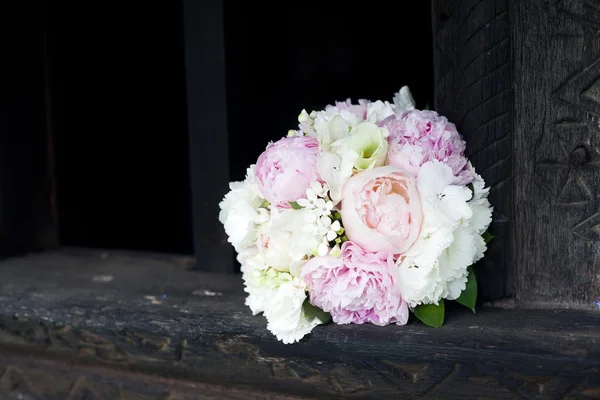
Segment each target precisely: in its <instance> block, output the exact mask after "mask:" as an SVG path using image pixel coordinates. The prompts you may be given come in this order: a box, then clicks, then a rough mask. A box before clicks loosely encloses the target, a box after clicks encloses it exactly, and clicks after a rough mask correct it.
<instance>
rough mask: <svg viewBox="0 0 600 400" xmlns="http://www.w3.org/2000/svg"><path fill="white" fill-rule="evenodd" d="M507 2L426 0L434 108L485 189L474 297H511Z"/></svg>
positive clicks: (489, 0)
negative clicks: (461, 142)
mask: <svg viewBox="0 0 600 400" xmlns="http://www.w3.org/2000/svg"><path fill="white" fill-rule="evenodd" d="M510 15H511V14H510V13H509V10H508V1H507V0H433V1H432V19H433V33H434V62H435V110H436V111H438V112H439V113H441V114H443V115H445V116H447V117H448V119H449V120H450V121H451V122H454V123H455V124H456V126H457V128H458V130H459V132H461V133H462V135H463V136H464V138H465V140H466V141H467V155H468V157H469V158H470V160H471V162H472V163H473V166H474V167H475V169H476V170H477V172H478V173H479V174H481V175H482V176H483V178H484V179H485V180H486V182H487V184H488V185H489V186H491V188H492V189H491V191H490V197H489V198H490V202H491V203H492V205H493V206H494V216H493V217H494V220H493V223H492V225H491V227H490V231H491V232H492V234H493V235H494V236H495V239H494V240H493V242H491V243H490V248H489V249H488V251H487V253H486V257H485V259H484V260H483V261H482V262H480V263H479V264H478V265H477V268H476V270H477V274H478V276H479V282H480V288H479V291H480V296H481V297H483V298H488V299H490V298H492V299H493V298H502V297H506V296H507V295H509V294H510V290H509V289H510V285H509V284H508V283H507V282H508V279H509V278H508V276H509V273H510V268H511V266H512V264H513V250H512V233H511V232H512V231H511V227H512V224H513V218H512V215H513V214H512V201H513V194H512V140H513V139H512V122H513V120H512V105H513V102H512V85H511V82H512V69H511V67H512V65H511V42H510V29H509V17H510Z"/></svg>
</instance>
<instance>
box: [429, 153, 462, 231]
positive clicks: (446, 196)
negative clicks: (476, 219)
mask: <svg viewBox="0 0 600 400" xmlns="http://www.w3.org/2000/svg"><path fill="white" fill-rule="evenodd" d="M453 180H454V174H453V173H452V169H451V168H450V167H449V166H447V165H446V164H443V163H441V162H439V161H438V160H433V161H428V162H426V163H425V164H423V165H422V166H421V170H420V172H419V177H418V178H417V187H418V188H419V194H420V195H421V200H422V201H423V202H426V203H428V204H430V205H432V206H433V207H434V208H435V209H436V210H437V211H439V212H440V213H441V214H442V215H444V216H445V217H446V218H448V219H449V220H450V221H452V222H459V221H460V220H461V219H469V218H471V216H472V215H473V211H472V210H471V208H470V207H469V205H468V204H467V201H469V200H470V199H471V197H472V193H471V190H470V189H469V188H468V187H466V186H458V185H453V184H452V182H453Z"/></svg>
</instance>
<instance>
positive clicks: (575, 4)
mask: <svg viewBox="0 0 600 400" xmlns="http://www.w3.org/2000/svg"><path fill="white" fill-rule="evenodd" d="M509 12H510V14H511V15H512V18H511V21H512V34H513V39H512V44H513V53H514V71H513V74H514V82H513V83H514V88H515V90H514V120H513V121H514V142H513V148H514V149H515V150H516V151H515V154H514V159H513V168H514V169H513V171H514V177H515V182H514V184H515V192H514V196H515V197H514V204H515V208H514V210H515V214H514V216H515V221H516V225H515V228H516V229H515V238H514V239H515V243H518V245H517V246H516V247H515V250H516V252H515V257H514V267H515V274H514V275H515V276H516V277H517V279H515V282H514V287H515V293H516V295H517V297H518V300H520V301H521V302H523V303H529V302H538V303H546V304H550V305H557V306H560V305H569V304H574V305H581V306H589V307H592V308H594V309H596V310H598V309H600V213H599V211H600V209H599V207H600V201H599V199H600V81H599V78H600V37H599V36H598V30H599V29H600V2H599V1H583V0H568V1H547V2H528V1H516V0H513V1H511V7H510V9H509Z"/></svg>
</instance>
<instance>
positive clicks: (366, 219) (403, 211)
mask: <svg viewBox="0 0 600 400" xmlns="http://www.w3.org/2000/svg"><path fill="white" fill-rule="evenodd" d="M341 214H342V221H343V222H344V229H345V231H346V236H347V237H348V239H349V240H351V241H353V242H355V243H357V244H359V245H360V246H361V247H362V248H363V249H365V250H368V251H372V252H379V251H387V252H391V253H392V254H394V255H398V254H402V253H404V252H406V251H407V250H408V249H409V248H410V247H411V246H412V245H413V243H414V242H415V241H416V240H417V238H418V237H419V233H420V231H421V223H422V221H423V210H422V207H421V199H420V197H419V192H418V190H417V186H416V181H415V178H414V177H413V176H412V175H411V174H409V173H407V172H406V171H403V170H401V169H399V168H396V167H393V166H385V167H378V168H373V169H371V170H367V171H363V172H360V173H358V174H356V175H354V176H353V177H351V178H350V179H348V181H346V184H345V185H344V189H343V191H342V207H341Z"/></svg>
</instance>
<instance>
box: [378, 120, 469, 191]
mask: <svg viewBox="0 0 600 400" xmlns="http://www.w3.org/2000/svg"><path fill="white" fill-rule="evenodd" d="M380 125H381V126H385V127H386V128H388V130H389V132H390V135H389V137H388V143H389V146H388V161H387V162H388V165H393V166H396V167H398V168H402V169H404V170H406V171H408V172H410V173H411V174H413V175H415V176H417V175H418V174H419V171H420V168H421V165H423V164H424V163H426V162H427V161H431V160H438V161H440V162H443V163H444V164H446V165H448V166H449V167H450V168H451V169H452V173H453V174H454V176H455V177H456V178H455V181H454V182H453V183H454V184H455V185H467V184H469V183H470V182H471V181H472V180H473V175H472V174H471V173H470V172H469V171H468V169H467V158H466V157H465V148H466V143H465V141H464V140H463V138H462V136H461V135H460V133H458V131H457V130H456V126H455V125H454V124H453V123H451V122H449V121H448V119H447V118H446V117H444V116H441V115H439V114H438V113H437V112H435V111H427V110H425V111H422V110H412V111H408V112H405V113H403V114H400V115H392V116H390V117H388V118H386V119H385V120H383V121H382V122H381V123H380Z"/></svg>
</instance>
